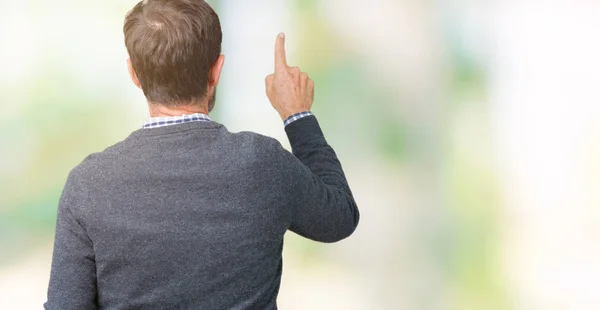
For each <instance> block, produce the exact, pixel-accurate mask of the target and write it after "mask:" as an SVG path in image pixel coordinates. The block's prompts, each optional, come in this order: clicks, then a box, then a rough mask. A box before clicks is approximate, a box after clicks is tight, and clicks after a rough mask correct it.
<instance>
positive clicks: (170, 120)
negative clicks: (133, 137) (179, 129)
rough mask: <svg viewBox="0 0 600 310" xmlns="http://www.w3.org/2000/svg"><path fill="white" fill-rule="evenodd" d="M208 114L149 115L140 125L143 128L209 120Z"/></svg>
mask: <svg viewBox="0 0 600 310" xmlns="http://www.w3.org/2000/svg"><path fill="white" fill-rule="evenodd" d="M210 121H212V120H211V119H210V117H208V115H206V114H203V113H195V114H183V115H181V116H162V117H150V118H148V119H147V120H146V122H145V123H144V126H142V128H143V129H149V128H158V127H164V126H169V125H177V124H184V123H189V122H210Z"/></svg>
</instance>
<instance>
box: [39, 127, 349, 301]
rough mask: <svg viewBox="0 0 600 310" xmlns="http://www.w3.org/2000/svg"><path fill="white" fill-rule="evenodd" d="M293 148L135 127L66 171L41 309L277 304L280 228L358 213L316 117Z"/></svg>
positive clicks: (332, 237) (327, 225)
mask: <svg viewBox="0 0 600 310" xmlns="http://www.w3.org/2000/svg"><path fill="white" fill-rule="evenodd" d="M285 130H286V133H287V135H288V138H289V140H290V144H291V146H292V151H293V154H291V153H289V152H288V151H286V150H285V149H283V148H282V147H281V145H280V144H279V142H278V141H277V140H274V139H272V138H268V137H265V136H262V135H259V134H255V133H250V132H242V133H230V132H229V131H227V129H226V128H225V127H224V126H223V125H220V124H218V123H216V122H192V123H185V124H180V125H174V126H168V127H160V128H153V129H144V130H138V131H135V132H133V133H132V134H131V135H130V136H129V137H128V138H127V139H125V140H124V141H122V142H120V143H118V144H116V145H114V146H112V147H109V148H108V149H106V150H105V151H103V152H101V153H97V154H92V155H90V156H88V157H87V158H86V159H85V160H84V161H83V162H82V163H81V164H80V165H78V166H77V167H75V168H74V169H73V170H72V171H71V173H70V174H69V177H68V179H67V183H66V185H65V188H64V191H63V194H62V197H61V199H60V203H59V208H58V221H57V227H56V237H55V244H54V253H53V259H52V270H51V278H50V285H49V289H48V301H47V302H46V303H45V305H44V307H45V308H46V309H56V310H59V309H60V310H68V309H78V310H80V309H276V308H277V305H276V299H277V294H278V291H279V283H280V280H281V270H282V258H281V251H282V247H283V236H284V234H285V233H286V231H287V230H291V231H293V232H295V233H297V234H299V235H301V236H304V237H306V238H309V239H312V240H315V241H320V242H336V241H339V240H342V239H344V238H346V237H348V236H349V235H350V234H352V232H353V231H354V229H355V228H356V225H357V224H358V219H359V213H358V209H357V207H356V204H355V202H354V199H353V197H352V193H351V192H350V188H349V187H348V183H347V182H346V178H345V176H344V173H343V171H342V167H341V165H340V162H339V161H338V159H337V157H336V155H335V153H334V151H333V149H332V148H331V147H330V146H329V145H328V144H327V142H326V141H325V138H324V137H323V133H322V131H321V129H320V127H319V124H318V122H317V120H316V118H315V117H314V116H309V117H305V118H303V119H300V120H298V121H296V122H294V123H292V124H290V125H288V126H287V127H286V128H285Z"/></svg>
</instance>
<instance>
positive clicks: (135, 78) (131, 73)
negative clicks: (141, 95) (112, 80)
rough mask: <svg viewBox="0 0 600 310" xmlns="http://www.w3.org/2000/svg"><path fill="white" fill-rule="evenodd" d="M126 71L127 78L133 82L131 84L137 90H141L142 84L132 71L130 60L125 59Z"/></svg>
mask: <svg viewBox="0 0 600 310" xmlns="http://www.w3.org/2000/svg"><path fill="white" fill-rule="evenodd" d="M127 69H129V76H130V77H131V80H132V81H133V84H135V86H137V87H138V88H139V89H142V83H140V79H138V77H137V74H136V73H135V70H133V65H132V64H131V58H127Z"/></svg>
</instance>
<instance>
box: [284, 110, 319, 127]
mask: <svg viewBox="0 0 600 310" xmlns="http://www.w3.org/2000/svg"><path fill="white" fill-rule="evenodd" d="M311 115H313V114H312V112H310V111H306V112H300V113H296V114H292V115H290V116H289V117H288V118H286V119H285V121H284V122H283V126H284V127H285V126H287V125H289V124H291V123H293V122H295V121H297V120H299V119H301V118H303V117H307V116H311Z"/></svg>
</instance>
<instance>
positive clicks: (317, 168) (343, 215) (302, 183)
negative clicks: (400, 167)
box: [285, 115, 359, 242]
mask: <svg viewBox="0 0 600 310" xmlns="http://www.w3.org/2000/svg"><path fill="white" fill-rule="evenodd" d="M285 131H286V133H287V136H288V139H289V141H290V144H291V146H292V152H293V155H292V154H289V153H287V154H289V156H290V157H292V158H290V159H289V160H287V161H286V162H287V163H286V165H288V169H291V171H290V173H289V177H290V178H291V180H290V181H289V183H288V184H291V185H292V186H291V188H290V190H289V192H290V198H291V199H290V202H289V204H290V206H291V212H290V214H291V223H290V228H289V229H290V230H291V231H293V232H295V233H297V234H299V235H301V236H304V237H306V238H309V239H312V240H315V241H319V242H337V241H340V240H342V239H344V238H346V237H348V236H350V235H351V234H352V233H353V232H354V230H355V229H356V226H357V225H358V221H359V212H358V207H357V206H356V203H355V201H354V197H353V196H352V192H351V191H350V187H349V186H348V182H347V180H346V177H345V175H344V171H343V170H342V165H341V164H340V161H339V160H338V158H337V156H336V154H335V152H334V151H333V149H332V148H331V147H330V146H329V144H327V141H325V137H324V135H323V132H322V131H321V128H320V126H319V123H318V122H317V119H316V117H315V116H312V115H311V116H307V117H304V118H302V119H299V120H296V121H294V122H293V123H290V124H288V125H287V126H286V127H285ZM293 157H295V158H293Z"/></svg>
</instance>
